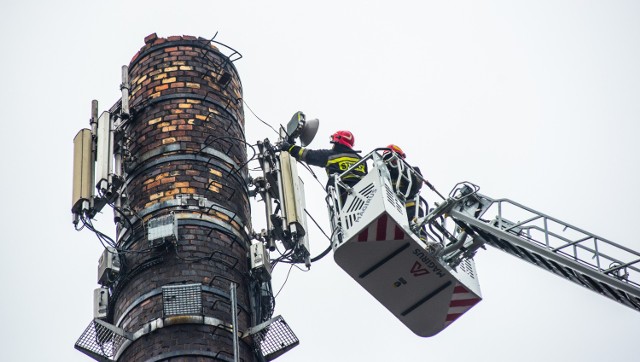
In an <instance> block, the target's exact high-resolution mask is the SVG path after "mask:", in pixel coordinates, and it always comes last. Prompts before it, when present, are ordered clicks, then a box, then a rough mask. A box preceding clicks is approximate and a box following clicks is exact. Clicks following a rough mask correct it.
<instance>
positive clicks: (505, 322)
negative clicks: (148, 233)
mask: <svg viewBox="0 0 640 362" xmlns="http://www.w3.org/2000/svg"><path fill="white" fill-rule="evenodd" d="M0 12H1V13H2V18H3V20H2V22H0V44H2V47H3V50H2V56H0V69H2V70H3V73H2V76H1V78H0V79H1V81H2V86H0V105H1V106H2V110H3V115H2V117H1V119H2V124H4V125H5V127H4V131H3V132H0V151H1V154H2V163H1V164H2V166H3V167H2V178H0V190H2V191H3V192H2V193H3V200H4V207H2V209H1V210H2V211H0V213H1V215H2V225H3V228H2V231H3V233H2V237H1V238H0V240H2V246H3V249H2V253H0V271H1V272H0V286H1V287H2V298H1V301H0V321H1V322H2V323H1V324H0V333H1V335H0V336H1V337H2V341H3V342H2V348H0V360H2V361H46V360H52V361H87V360H89V359H88V358H87V357H85V356H84V355H83V354H81V353H80V352H78V351H76V350H74V349H73V345H74V343H75V341H76V339H77V338H78V337H79V336H80V335H81V334H82V332H83V331H84V329H85V328H86V326H87V325H88V324H89V322H90V321H91V318H92V308H93V302H92V298H93V297H92V293H93V289H94V288H96V287H97V284H96V269H97V261H98V257H99V255H100V253H101V248H102V247H101V246H100V244H99V242H98V240H97V239H96V238H95V236H94V235H93V234H91V233H90V232H88V231H83V232H76V231H75V230H74V229H73V225H72V224H71V215H70V212H69V210H70V203H71V186H72V185H71V176H72V153H73V150H72V149H73V142H72V140H73V137H74V136H75V134H76V133H77V131H78V130H80V129H81V128H84V127H88V119H89V117H90V110H91V100H92V99H97V100H99V102H100V111H103V110H106V109H108V108H109V107H110V106H111V105H112V104H113V103H114V102H115V101H116V100H117V99H118V97H119V84H120V81H121V80H120V68H121V66H122V65H125V64H128V63H129V61H130V59H131V57H132V56H133V55H134V54H135V53H136V52H137V51H138V50H139V49H140V47H142V46H143V45H144V41H143V39H144V37H145V36H147V35H149V34H151V33H154V32H155V33H157V34H158V36H161V37H168V36H171V35H183V34H184V35H194V36H202V37H206V38H211V37H212V36H213V35H214V34H215V33H216V32H218V36H217V38H216V40H218V41H221V42H223V43H226V44H227V45H229V46H231V47H233V48H234V49H237V50H238V51H239V52H240V53H241V54H242V55H243V57H242V59H240V60H238V61H237V62H236V63H235V65H236V67H237V69H238V71H239V73H240V77H241V80H242V83H243V87H244V98H245V101H246V102H247V103H248V104H249V105H250V106H251V108H252V109H253V110H254V111H255V112H256V113H257V114H258V115H259V116H260V117H261V118H262V119H264V120H265V121H267V122H269V123H270V124H272V125H273V126H276V125H278V124H279V123H285V122H286V121H288V119H289V118H290V117H291V115H292V114H293V113H294V112H295V111H298V110H301V111H304V112H305V113H306V114H307V116H309V117H317V118H319V119H320V130H319V135H318V138H317V139H316V140H315V141H314V142H313V143H312V145H311V146H313V147H326V146H328V143H327V139H328V135H329V134H330V133H332V132H333V131H335V130H337V129H349V130H351V131H352V132H353V133H354V134H355V136H356V148H358V149H361V150H364V151H368V150H370V149H372V148H374V147H379V146H384V145H387V144H389V143H397V144H399V145H401V146H402V147H403V148H404V150H405V151H406V153H407V154H408V160H409V161H410V162H411V163H412V164H414V165H417V166H420V168H421V169H422V171H423V173H424V174H425V176H426V177H427V178H428V179H429V180H430V181H431V182H432V183H433V184H434V185H435V186H436V187H437V188H438V189H439V190H440V191H441V192H442V193H446V192H448V191H449V190H450V188H451V187H453V186H454V185H455V183H457V182H459V181H463V180H467V181H472V182H474V183H476V184H478V185H479V186H480V187H481V192H482V193H484V194H486V195H489V196H492V197H495V198H498V197H507V198H511V199H514V200H516V201H519V202H521V203H523V204H525V205H527V206H530V207H532V208H534V209H537V210H540V211H542V212H545V213H547V214H550V215H552V216H554V217H557V218H559V219H561V220H565V221H567V222H569V223H571V224H573V225H575V226H578V227H581V228H584V229H586V230H588V231H590V232H592V233H595V234H597V235H600V236H602V237H605V238H607V239H610V240H612V241H614V242H617V243H620V244H623V245H625V246H627V247H630V248H632V249H635V250H640V240H639V239H638V237H637V232H636V231H635V227H636V226H637V225H638V221H637V220H638V216H640V212H639V211H638V205H639V204H640V189H639V188H638V186H639V183H638V177H639V176H640V175H639V168H640V166H639V165H640V152H639V151H640V146H639V145H638V141H637V139H638V135H639V134H640V126H639V115H640V67H639V66H638V65H639V64H640V22H639V21H638V19H640V3H639V2H637V1H612V0H610V1H563V0H554V1H535V2H534V1H414V2H409V1H396V2H389V1H376V0H369V1H355V0H354V1H330V0H325V1H318V2H315V3H314V4H313V5H308V4H306V2H300V1H269V2H266V1H226V2H221V1H174V2H171V1H160V0H156V1H146V0H144V1H142V0H140V1H100V2H98V1H79V0H73V1H64V2H51V1H42V0H40V1H34V0H23V1H20V2H18V1H5V2H3V3H2V4H0ZM245 115H246V117H245V118H246V134H247V140H248V141H249V142H251V143H254V142H255V141H257V140H259V139H263V138H265V137H269V138H271V139H272V140H273V139H274V136H275V134H274V133H273V131H271V130H270V129H269V128H268V127H266V126H264V125H263V124H261V123H260V122H259V121H258V120H257V119H256V118H255V117H253V116H252V115H251V113H250V112H249V111H248V110H247V109H245ZM301 173H303V174H305V176H304V177H305V180H306V181H307V182H306V183H307V206H308V209H309V211H310V212H311V213H312V215H314V217H315V218H316V219H317V220H319V221H320V222H321V224H322V226H323V228H325V229H328V221H327V218H326V210H325V207H324V200H323V195H322V193H321V187H320V186H319V185H318V184H317V183H316V182H314V181H312V179H310V178H309V177H308V175H306V172H305V171H301ZM318 174H319V175H321V173H320V172H318ZM320 177H321V180H322V182H323V183H324V178H323V176H320ZM260 206H261V205H260ZM252 214H253V220H254V224H255V226H256V228H258V227H259V226H260V225H262V224H263V221H262V220H263V218H264V215H263V214H262V209H261V208H260V207H254V208H253V213H252ZM111 217H112V216H111V212H110V211H109V212H105V213H104V214H103V215H100V216H99V219H100V220H99V222H98V224H99V226H100V228H101V229H102V231H104V232H106V233H108V234H110V235H112V234H113V230H114V226H113V223H112V222H111V221H110V220H111ZM327 245H328V241H327V240H326V239H325V238H324V236H322V234H321V233H320V232H319V231H318V230H316V229H312V230H311V247H312V249H313V251H312V254H314V255H317V254H318V253H320V252H321V251H322V250H324V249H325V247H326V246H327ZM475 260H476V267H477V271H478V276H479V280H480V286H481V289H482V293H483V297H484V300H483V301H482V302H481V303H479V304H478V305H477V306H476V307H474V308H473V309H472V310H470V311H469V312H468V313H466V314H465V315H464V316H462V317H461V318H460V319H459V320H458V321H456V322H455V323H453V324H452V325H451V326H450V327H449V328H447V329H446V330H445V331H443V332H442V333H440V334H438V335H436V336H435V337H431V338H426V339H425V338H420V337H417V336H415V335H414V334H413V333H412V332H411V331H409V330H408V329H407V328H406V327H405V326H404V325H403V324H402V323H400V322H399V321H397V320H396V319H395V318H394V317H393V315H391V313H389V312H388V311H387V310H386V309H384V307H382V306H381V305H379V304H378V302H377V301H376V300H375V299H374V298H373V297H371V296H370V295H369V294H368V293H367V292H366V291H364V289H362V288H361V287H360V286H359V285H357V284H356V283H355V282H354V281H353V280H352V279H351V278H350V277H349V276H348V275H347V274H346V273H344V272H343V271H342V270H341V269H340V268H339V267H337V266H336V265H335V263H334V262H333V260H332V257H331V255H329V256H327V257H326V258H324V259H322V260H321V261H319V262H318V263H315V264H314V265H313V266H312V268H311V271H309V272H307V273H302V272H300V271H298V270H296V269H295V268H294V269H293V271H292V272H291V275H290V276H289V278H288V282H287V284H286V285H285V286H284V288H283V289H282V291H281V293H280V295H279V296H278V298H277V310H276V314H281V315H282V316H283V317H284V318H285V320H286V321H287V322H288V323H289V324H290V326H291V327H292V329H293V331H294V332H295V333H296V334H297V336H298V338H300V340H301V343H300V345H299V346H298V347H296V348H294V349H293V350H292V351H290V352H288V353H287V354H285V355H284V356H282V357H280V358H279V359H278V361H282V362H286V361H339V362H342V361H389V360H395V361H417V360H430V361H437V360H446V361H468V360H470V359H474V360H480V361H497V362H502V361H516V360H517V361H541V360H547V361H605V360H606V361H614V360H618V361H632V360H635V359H637V358H638V357H637V356H638V352H639V350H638V334H639V333H640V313H638V312H636V311H634V310H632V309H630V308H627V307H625V306H622V305H620V304H617V303H615V302H613V301H610V300H609V299H607V298H604V297H602V296H599V295H597V294H595V293H593V292H591V291H588V290H586V289H584V288H581V287H579V286H577V285H575V284H573V283H570V282H567V281H565V280H563V279H561V278H559V277H557V276H555V275H552V274H550V273H548V272H546V271H543V270H542V269H538V268H536V267H534V266H532V265H530V264H528V263H526V262H524V261H521V260H519V259H517V258H514V257H512V256H510V255H507V254H505V253H502V252H501V251H499V250H496V249H492V248H488V250H485V251H481V252H480V253H479V254H478V255H477V257H476V259H475ZM287 271H288V268H286V266H283V265H280V266H278V268H277V269H276V272H275V275H274V280H273V284H274V289H276V290H278V289H279V288H280V286H281V285H282V284H283V282H284V280H285V277H286V272H287Z"/></svg>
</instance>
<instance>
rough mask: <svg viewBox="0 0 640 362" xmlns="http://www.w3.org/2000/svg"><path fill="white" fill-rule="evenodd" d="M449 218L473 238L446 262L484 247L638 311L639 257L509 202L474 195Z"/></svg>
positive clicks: (471, 253)
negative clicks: (489, 246)
mask: <svg viewBox="0 0 640 362" xmlns="http://www.w3.org/2000/svg"><path fill="white" fill-rule="evenodd" d="M448 215H449V216H450V217H451V218H452V219H453V220H454V221H455V222H456V224H457V226H459V227H460V228H461V229H463V230H464V231H465V232H466V233H467V234H468V235H469V236H471V238H467V242H466V243H465V246H464V247H463V248H461V249H457V250H455V251H452V252H451V253H450V254H448V255H445V256H444V257H445V258H456V257H457V258H460V257H464V256H463V255H462V254H466V255H465V256H466V257H468V256H472V255H473V253H474V252H475V250H477V249H478V248H479V247H481V246H482V244H485V243H486V244H489V245H491V246H493V247H496V248H498V249H500V250H502V251H505V252H507V253H509V254H511V255H514V256H517V257H519V258H521V259H523V260H526V261H528V262H530V263H532V264H534V265H537V266H539V267H541V268H543V269H546V270H548V271H550V272H553V273H554V274H557V275H559V276H561V277H564V278H566V279H568V280H571V281H572V282H574V283H576V284H579V285H582V286H583V287H585V288H587V289H590V290H592V291H594V292H596V293H598V294H602V295H604V296H606V297H608V298H610V299H613V300H615V301H617V302H619V303H621V304H624V305H626V306H628V307H630V308H633V309H635V310H637V311H640V253H639V252H637V251H634V250H631V249H629V248H627V247H624V246H622V245H619V244H616V243H614V242H612V241H609V240H607V239H605V238H602V237H599V236H597V235H594V234H591V233H589V232H587V231H584V230H582V229H579V228H577V227H575V226H572V225H570V224H568V223H566V222H563V221H560V220H558V219H556V218H553V217H551V216H548V215H545V214H543V213H541V212H538V211H535V210H533V209H531V208H528V207H526V206H524V205H521V204H518V203H516V202H514V201H511V200H508V199H491V198H489V197H487V196H484V195H481V194H472V195H470V197H468V198H465V199H462V200H459V201H457V202H456V203H455V204H454V205H453V207H451V209H450V210H449V212H448ZM485 215H495V216H490V217H491V219H486V218H484V216H485ZM513 220H521V221H517V222H514V221H513ZM471 239H472V240H471Z"/></svg>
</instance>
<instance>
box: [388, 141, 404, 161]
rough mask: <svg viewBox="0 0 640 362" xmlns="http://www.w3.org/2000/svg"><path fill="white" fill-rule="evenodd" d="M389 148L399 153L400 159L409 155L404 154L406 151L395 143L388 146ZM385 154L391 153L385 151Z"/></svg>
mask: <svg viewBox="0 0 640 362" xmlns="http://www.w3.org/2000/svg"><path fill="white" fill-rule="evenodd" d="M387 148H389V149H391V150H392V151H393V152H395V153H397V154H398V155H400V157H402V158H407V155H406V154H405V153H404V151H403V150H402V148H400V146H398V145H394V144H393V143H392V144H390V145H389V146H387ZM384 153H389V151H384V152H383V154H384Z"/></svg>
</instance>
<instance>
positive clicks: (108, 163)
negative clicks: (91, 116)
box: [96, 112, 113, 192]
mask: <svg viewBox="0 0 640 362" xmlns="http://www.w3.org/2000/svg"><path fill="white" fill-rule="evenodd" d="M97 137H98V144H97V149H96V188H97V189H98V190H101V191H103V192H105V191H106V190H108V189H109V174H111V173H112V169H113V133H112V132H111V114H110V113H109V112H102V114H101V115H100V118H98V127H97Z"/></svg>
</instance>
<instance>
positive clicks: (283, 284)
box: [273, 264, 294, 299]
mask: <svg viewBox="0 0 640 362" xmlns="http://www.w3.org/2000/svg"><path fill="white" fill-rule="evenodd" d="M293 265H294V264H291V266H290V267H289V271H288V272H287V277H286V278H285V279H284V283H282V286H281V287H280V289H279V290H278V292H277V293H276V295H275V296H273V299H276V298H278V295H279V294H280V292H281V291H282V288H284V286H285V285H286V284H287V281H288V280H289V274H291V269H293Z"/></svg>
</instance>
